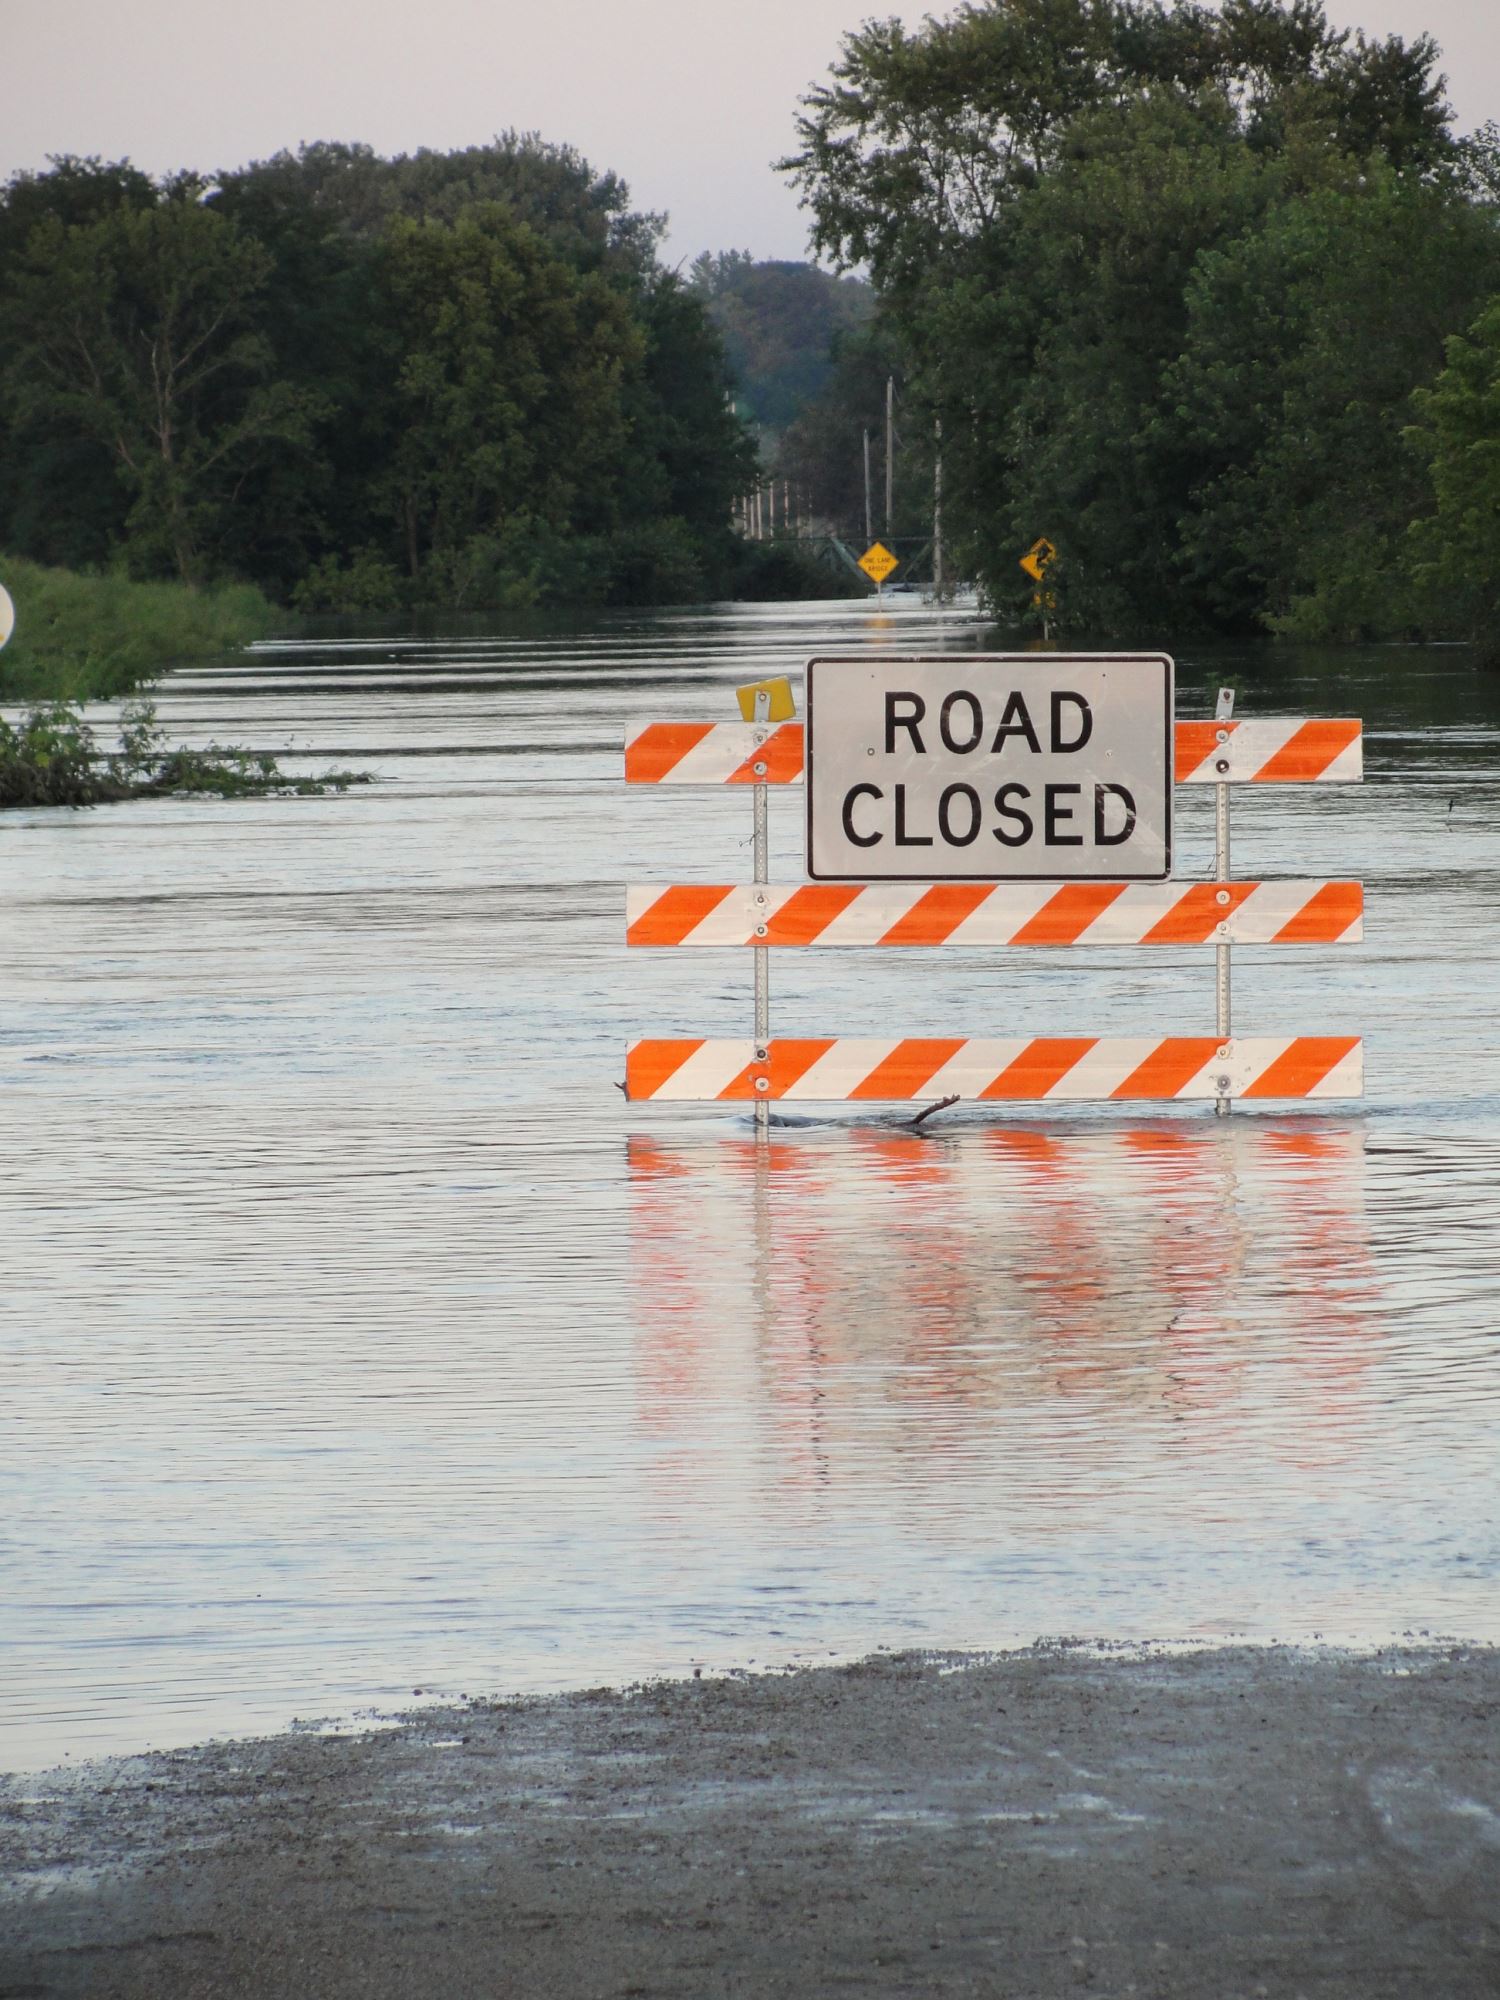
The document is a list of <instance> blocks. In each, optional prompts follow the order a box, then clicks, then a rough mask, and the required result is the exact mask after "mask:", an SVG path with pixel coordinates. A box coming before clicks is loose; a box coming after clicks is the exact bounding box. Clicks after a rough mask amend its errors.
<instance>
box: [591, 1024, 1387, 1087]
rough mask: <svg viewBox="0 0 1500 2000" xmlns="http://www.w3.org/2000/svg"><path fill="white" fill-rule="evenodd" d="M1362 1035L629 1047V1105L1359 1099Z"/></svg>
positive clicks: (698, 1042) (688, 1042)
mask: <svg viewBox="0 0 1500 2000" xmlns="http://www.w3.org/2000/svg"><path fill="white" fill-rule="evenodd" d="M1363 1059H1364V1044H1363V1043H1362V1042H1361V1041H1360V1039H1359V1037H1358V1036H1357V1035H1295V1036H1288V1035H1255V1036H1233V1037H1231V1038H1230V1039H1229V1040H1228V1041H1225V1042H1221V1041H1220V1040H1219V1038H1218V1036H1217V1035H1167V1036H1156V1035H1143V1036H1128V1035H1127V1036H1092V1035H1074V1036H1044V1037H1034V1038H1031V1039H1021V1040H1014V1041H1007V1040H975V1039H969V1038H963V1039H957V1040H949V1039H941V1038H935V1037H930V1038H907V1039H903V1040H899V1041H894V1040H891V1041H887V1040H878V1039H869V1038H864V1037H852V1036H833V1037H827V1038H815V1037H802V1038H799V1039H794V1040H787V1039H778V1040H774V1041H771V1042H769V1043H766V1044H764V1045H763V1047H762V1050H761V1052H760V1053H759V1054H757V1051H756V1045H755V1043H754V1042H753V1041H745V1040H725V1041H719V1040H707V1039H701V1038H699V1039H680V1040H642V1041H637V1042H632V1043H631V1045H630V1049H629V1052H628V1055H627V1057H626V1065H625V1088H626V1095H627V1096H628V1097H629V1098H630V1099H631V1100H632V1102H640V1101H642V1100H645V1099H648V1098H649V1099H653V1100H661V1099H676V1100H681V1101H686V1102H697V1103H704V1102H730V1103H733V1102H751V1103H754V1102H756V1101H765V1100H771V1099H778V1098H793V1099H799V1100H802V1101H804V1102H807V1101H815V1102H816V1101H821V1102H824V1103H829V1102H840V1103H847V1102H851V1101H863V1102H867V1103H882V1102H883V1103H894V1102H909V1101H910V1100H911V1099H913V1098H921V1097H930V1098H939V1097H959V1098H971V1099H974V1100H976V1101H979V1102H985V1101H988V1102H994V1101H996V1100H1028V1101H1042V1100H1045V1101H1047V1102H1055V1101H1061V1100H1065V1099H1086V1098H1093V1099H1100V1098H1104V1099H1116V1100H1122V1099H1130V1100H1151V1101H1154V1102H1166V1101H1169V1100H1177V1099H1187V1098H1199V1099H1204V1098H1207V1099H1214V1098H1226V1099H1228V1098H1293V1097H1296V1098H1318V1099H1324V1098H1338V1097H1358V1096H1359V1095H1360V1094H1361V1092H1362V1090H1363V1086H1364V1060H1363Z"/></svg>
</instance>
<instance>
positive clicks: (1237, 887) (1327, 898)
mask: <svg viewBox="0 0 1500 2000" xmlns="http://www.w3.org/2000/svg"><path fill="white" fill-rule="evenodd" d="M625 909H626V931H625V936H626V942H627V943H628V944H633V945H809V944H819V945H939V944H958V945H1068V944H1102V945H1125V944H1168V945H1170V944H1178V945H1187V944H1354V943H1356V942H1358V940H1359V939H1360V938H1361V937H1362V936H1363V934H1364V890H1363V887H1362V886H1361V884H1360V883H1358V882H1194V883H1187V884H1184V883H1181V882H1061V883H1059V882H937V883H923V882H879V883H868V884H861V883H830V882H816V883H797V884H793V885H787V886H781V885H777V884H774V883H759V884H756V883H745V884H740V885H733V884H722V883H676V884H672V885H669V886H662V885H659V884H658V885H651V886H643V887H632V888H629V889H627V890H626V892H625Z"/></svg>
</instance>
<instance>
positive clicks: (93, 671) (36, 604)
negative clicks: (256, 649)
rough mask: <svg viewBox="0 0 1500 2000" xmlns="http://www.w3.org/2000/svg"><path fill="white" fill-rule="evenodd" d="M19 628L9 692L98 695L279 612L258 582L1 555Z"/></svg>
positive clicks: (252, 630)
mask: <svg viewBox="0 0 1500 2000" xmlns="http://www.w3.org/2000/svg"><path fill="white" fill-rule="evenodd" d="M0 583H3V584H4V585H5V588H6V589H7V590H8V591H9V592H10V594H11V596H12V598H13V599H14V600H15V606H16V629H15V633H14V635H13V636H12V638H11V641H10V644H9V645H8V646H7V647H6V648H5V650H4V651H3V652H0V701H11V702H16V701H95V700H108V699H110V698H111V697H113V696H116V695H123V694H129V693H130V692H131V690H132V689H134V688H138V687H140V686H141V685H142V684H143V683H144V682H147V681H151V680H154V679H155V678H156V677H157V675H158V674H161V673H164V672H165V671H166V670H167V668H169V667H173V666H179V665H181V664H182V663H183V662H184V661H188V660H203V659H209V658H212V657H213V656H214V655H215V654H219V653H227V652H233V651H234V650H235V648H236V647H238V646H244V645H247V644H248V643H249V642H250V640H252V639H258V638H261V637H263V636H264V635H265V634H266V633H267V632H269V631H270V630H271V628H272V626H273V624H274V623H275V621H276V617H277V613H276V612H275V610H274V608H273V607H272V605H271V603H270V601H269V600H268V599H267V598H265V597H263V596H262V595H261V593H260V592H259V591H258V590H256V589H255V588H254V586H253V585H251V584H229V585H224V586H221V587H219V588H217V589H210V590H189V589H188V588H187V587H186V586H185V585H184V584H179V583H131V582H129V581H128V580H127V579H126V578H124V577H119V576H76V575H74V574H73V572H72V571H70V570H62V569H43V568H42V567H41V566H40V565H39V564H37V563H31V562H24V561H22V560H21V559H20V558H19V557H15V556H0Z"/></svg>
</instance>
